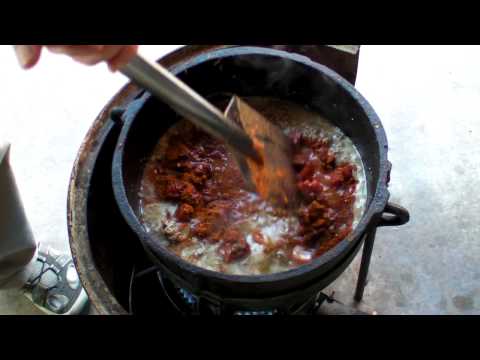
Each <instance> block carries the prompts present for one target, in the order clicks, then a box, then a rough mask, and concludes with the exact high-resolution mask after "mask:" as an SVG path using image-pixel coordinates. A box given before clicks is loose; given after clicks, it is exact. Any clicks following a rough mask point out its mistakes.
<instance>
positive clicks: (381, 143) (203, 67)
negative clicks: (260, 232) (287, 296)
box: [112, 47, 391, 302]
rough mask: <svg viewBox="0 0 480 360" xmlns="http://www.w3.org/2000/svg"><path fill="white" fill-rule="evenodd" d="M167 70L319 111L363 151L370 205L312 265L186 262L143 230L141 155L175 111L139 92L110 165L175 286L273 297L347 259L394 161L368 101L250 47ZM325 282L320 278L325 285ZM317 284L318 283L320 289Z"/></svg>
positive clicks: (314, 67) (276, 54)
mask: <svg viewBox="0 0 480 360" xmlns="http://www.w3.org/2000/svg"><path fill="white" fill-rule="evenodd" d="M170 70H171V71H172V72H173V73H174V74H176V75H177V76H179V77H180V78H181V79H183V80H184V81H185V82H186V83H187V84H189V85H190V86H192V88H194V89H195V90H196V91H198V92H199V93H200V94H202V95H203V96H206V97H211V96H214V95H218V94H220V93H235V94H237V95H239V96H241V97H242V96H243V97H245V96H270V97H276V98H283V99H287V100H290V101H293V102H296V103H299V104H302V105H306V106H308V107H309V108H311V109H313V110H315V111H317V112H319V113H321V114H323V115H324V116H325V117H326V118H328V119H329V120H331V121H333V122H334V123H335V124H336V125H337V126H339V127H340V128H341V129H342V131H343V132H344V133H345V134H346V135H347V136H349V137H350V138H351V139H352V140H353V142H354V143H355V145H356V146H357V148H358V150H359V152H360V153H361V156H362V160H363V162H364V166H365V170H366V175H367V190H368V199H367V209H366V211H365V213H364V215H363V217H362V219H361V221H360V222H359V224H358V225H357V227H356V228H355V229H354V230H353V232H352V233H351V234H350V235H349V236H348V237H347V238H346V239H344V240H343V241H341V242H340V243H339V244H337V246H335V247H334V248H333V249H331V250H330V251H328V252H327V253H325V254H323V255H322V256H320V257H319V258H317V259H315V260H314V261H312V262H310V263H309V264H306V265H303V266H300V267H297V268H295V269H293V270H290V271H287V272H283V273H278V274H271V275H256V276H239V275H227V274H222V273H219V272H214V271H210V270H206V269H203V268H200V267H197V266H195V265H193V264H190V263H188V262H186V261H184V260H182V259H181V258H179V257H178V256H176V255H175V254H173V253H172V252H170V251H169V250H168V249H166V248H165V247H163V246H162V245H160V243H159V241H158V240H157V239H155V238H154V237H153V236H151V235H149V234H147V232H146V231H145V229H144V227H143V225H142V224H141V223H140V221H139V214H140V212H139V210H140V209H139V198H138V187H139V182H140V178H141V174H142V171H143V167H144V165H145V162H146V161H147V160H148V158H149V156H150V154H151V152H152V150H153V148H154V146H155V145H156V144H157V142H158V140H159V138H160V137H161V135H162V134H163V133H164V132H165V131H166V130H167V129H168V128H169V127H170V126H171V125H173V124H174V122H175V121H177V120H178V119H179V117H178V116H177V115H176V114H175V113H174V112H173V111H172V110H171V109H170V108H169V107H167V106H166V105H165V104H163V103H162V102H160V101H158V100H157V99H154V98H152V97H151V95H150V94H148V93H144V94H143V95H142V96H140V97H139V98H138V99H136V100H135V101H133V102H132V103H130V105H129V106H128V107H127V108H126V109H124V112H123V115H122V117H121V121H122V122H123V129H122V131H121V134H120V137H119V140H118V143H117V147H116V151H115V154H114V158H113V164H112V182H113V190H114V194H115V198H116V200H117V203H118V206H119V209H120V211H121V213H122V215H123V217H124V218H125V220H126V222H127V223H128V224H129V226H130V227H131V228H132V229H133V230H134V232H135V233H136V234H137V235H138V238H139V239H140V241H141V242H142V244H143V246H144V248H145V250H146V252H147V253H148V254H149V255H150V257H151V258H152V260H153V261H154V262H155V263H156V264H158V265H159V266H160V267H161V268H162V269H163V270H164V271H165V273H166V274H167V275H168V276H169V277H171V278H172V280H173V281H175V282H176V283H177V284H179V285H180V286H183V287H185V288H186V289H187V290H190V291H192V292H193V293H194V294H196V295H200V296H207V297H209V298H211V299H225V298H228V299H235V300H238V301H239V302H242V301H244V300H245V299H248V298H252V297H256V298H271V297H275V296H278V295H281V294H284V293H287V292H295V291H296V290H297V289H302V288H303V289H304V288H308V287H310V288H312V286H313V287H315V284H316V280H318V279H320V278H321V277H322V276H323V275H324V274H326V273H327V272H328V271H329V270H331V269H332V268H333V267H335V266H336V265H338V264H339V263H341V262H342V261H345V260H346V259H347V258H348V259H349V262H350V261H351V258H352V257H351V256H348V255H349V254H350V253H351V251H352V249H354V248H355V247H356V245H358V242H360V241H361V240H362V237H363V235H364V234H365V233H366V231H367V230H368V229H370V228H371V227H372V226H373V227H375V226H377V225H378V224H379V221H380V219H381V214H382V212H383V211H384V210H385V208H386V206H387V201H388V198H389V192H388V190H387V185H388V178H389V172H390V168H391V165H390V163H389V162H388V160H387V151H388V145H387V139H386V135H385V132H384V129H383V127H382V124H381V122H380V119H379V118H378V116H377V115H376V113H375V111H374V110H373V108H372V107H371V106H370V105H369V104H368V102H367V101H366V100H365V99H364V98H363V97H362V95H361V94H360V93H359V92H358V91H357V90H356V89H355V88H354V87H353V86H352V85H351V84H350V83H349V82H348V81H347V80H345V79H343V78H342V77H341V76H339V75H338V74H337V73H335V72H333V71H332V70H330V69H328V68H327V67H325V66H323V65H320V64H318V63H314V62H312V61H311V60H309V59H308V58H306V57H303V56H300V55H296V54H291V53H286V52H282V51H276V50H271V49H265V48H255V47H235V48H227V49H220V50H213V51H210V52H207V53H205V54H201V55H199V56H197V57H194V58H193V59H191V60H188V61H186V62H184V63H181V64H178V65H176V66H174V67H172V68H170ZM326 285H328V284H324V286H326ZM322 286H323V284H318V286H316V287H315V290H312V291H319V290H321V288H322Z"/></svg>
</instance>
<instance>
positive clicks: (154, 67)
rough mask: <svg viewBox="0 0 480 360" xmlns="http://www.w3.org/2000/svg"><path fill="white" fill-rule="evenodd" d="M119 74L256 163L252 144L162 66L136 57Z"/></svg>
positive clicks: (212, 107) (220, 114)
mask: <svg viewBox="0 0 480 360" xmlns="http://www.w3.org/2000/svg"><path fill="white" fill-rule="evenodd" d="M120 71H121V72H122V73H123V74H124V75H125V76H127V77H128V78H129V79H130V80H132V81H133V82H135V83H137V84H138V85H139V86H141V87H143V88H144V89H146V90H148V91H149V92H150V93H152V94H153V95H154V96H156V97H158V98H160V99H161V100H163V101H164V102H166V103H167V104H168V105H170V106H171V107H172V108H173V109H174V110H175V111H176V112H178V113H179V114H180V115H182V116H184V117H186V118H187V119H188V120H190V121H192V122H194V123H195V124H196V125H197V126H199V127H201V128H202V129H203V130H205V131H207V132H208V133H210V134H211V135H213V136H215V137H217V138H220V139H222V140H224V141H225V142H227V143H228V144H229V145H230V146H232V147H233V148H234V149H236V150H237V151H240V152H241V153H243V154H244V155H246V156H248V157H250V158H253V159H256V160H259V155H258V153H257V151H256V150H255V149H254V147H253V142H252V140H251V139H250V138H249V137H248V136H247V135H246V134H245V133H244V132H243V131H242V130H241V129H240V128H239V127H238V126H236V125H235V124H233V123H232V122H230V121H229V120H227V119H226V118H225V116H224V115H223V114H222V113H221V112H220V110H218V109H217V108H216V107H215V106H213V105H212V104H210V103H209V102H208V101H207V100H205V99H204V98H203V97H202V96H200V95H199V94H197V93H196V92H195V91H194V90H193V89H191V88H190V87H189V86H188V85H187V84H185V83H184V82H182V81H181V80H180V79H178V78H177V77H176V76H175V75H173V74H172V73H170V72H169V71H168V70H167V69H165V68H164V67H163V66H161V65H159V64H157V63H154V62H150V61H148V60H146V59H144V58H143V57H142V56H140V55H136V56H135V57H134V58H132V60H130V62H129V63H128V64H127V65H125V66H124V67H123V68H122V69H120Z"/></svg>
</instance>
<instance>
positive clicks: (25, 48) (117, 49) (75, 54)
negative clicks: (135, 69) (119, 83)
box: [15, 45, 138, 71]
mask: <svg viewBox="0 0 480 360" xmlns="http://www.w3.org/2000/svg"><path fill="white" fill-rule="evenodd" d="M46 48H47V49H48V50H49V51H50V52H52V53H55V54H64V55H67V56H69V57H71V58H73V59H74V60H75V61H78V62H80V63H82V64H84V65H96V64H98V63H100V62H103V61H105V62H107V64H108V66H109V68H110V70H111V71H117V70H118V69H119V68H121V67H122V66H123V65H125V64H126V63H127V62H128V61H129V60H130V59H131V58H132V57H133V56H134V55H135V54H136V53H137V51H138V45H47V46H46ZM41 51H42V45H16V46H15V53H16V55H17V58H18V61H19V63H20V65H21V66H22V67H23V68H24V69H29V68H31V67H33V66H34V65H35V64H36V63H37V62H38V59H39V58H40V54H41Z"/></svg>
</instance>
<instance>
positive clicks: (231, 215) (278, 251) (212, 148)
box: [143, 122, 357, 273]
mask: <svg viewBox="0 0 480 360" xmlns="http://www.w3.org/2000/svg"><path fill="white" fill-rule="evenodd" d="M289 137H290V139H291V141H292V144H293V151H294V155H293V162H294V166H295V171H296V174H297V181H298V182H297V186H298V189H299V192H300V194H301V196H300V197H301V206H300V207H299V209H298V210H297V211H296V213H295V214H293V217H294V219H295V221H294V223H295V222H296V225H291V224H290V225H289V226H284V227H283V229H284V230H283V231H281V232H280V234H278V232H277V235H275V236H274V237H276V238H275V239H274V238H270V237H269V236H268V233H269V232H268V231H262V226H263V227H268V226H266V225H262V220H261V219H262V216H263V215H266V216H268V217H270V218H273V219H276V220H275V221H277V222H278V221H281V220H282V218H285V219H287V218H292V215H291V214H287V213H285V212H284V210H281V209H275V208H272V207H271V206H269V204H266V203H265V202H264V201H263V200H261V199H260V198H259V197H258V196H255V195H254V194H252V193H249V192H248V191H246V190H244V184H243V180H242V176H241V174H240V170H239V169H238V167H237V165H236V163H235V161H234V160H233V158H232V157H231V156H230V153H229V152H228V151H227V148H226V146H225V145H224V144H223V143H221V142H220V141H217V140H216V139H214V138H212V137H211V136H210V135H208V134H206V133H205V132H203V131H201V130H199V129H197V128H196V127H194V126H193V125H191V124H190V123H186V122H185V124H182V131H181V132H179V133H177V134H175V135H172V136H170V137H169V139H168V142H167V143H166V148H165V149H164V150H163V151H162V154H160V153H158V154H155V155H154V156H153V157H152V159H151V161H150V162H149V163H148V164H147V167H146V169H145V174H144V180H143V185H144V187H145V186H146V185H147V184H148V185H150V187H151V189H152V190H153V191H150V193H149V194H148V195H147V192H144V196H143V206H144V208H145V207H147V206H148V205H150V204H154V203H158V202H171V203H174V204H176V205H177V208H176V210H175V212H172V213H171V214H167V217H168V218H169V220H170V221H174V222H175V223H176V224H177V225H178V226H177V228H176V230H175V231H176V236H172V238H171V239H169V245H168V247H169V248H170V249H171V250H172V251H174V252H175V253H176V254H177V255H179V256H182V251H183V250H184V249H187V248H188V247H189V246H192V245H193V244H194V243H198V242H201V243H203V244H205V246H207V245H208V246H210V245H212V246H214V247H213V248H214V249H215V253H216V254H217V255H218V258H219V259H221V261H222V262H223V263H221V264H220V266H219V267H218V270H219V271H224V272H229V271H228V270H227V266H228V265H229V264H234V263H241V262H242V261H243V262H246V261H247V259H248V258H249V257H250V256H252V257H253V255H254V254H253V252H255V253H256V256H258V252H259V251H260V255H261V256H263V257H265V258H269V257H270V258H272V257H273V258H275V259H277V260H279V261H280V262H281V263H283V264H284V265H285V266H287V267H289V268H291V267H294V266H298V265H300V264H304V263H307V262H309V261H311V260H312V259H313V258H315V257H317V256H319V255H321V254H323V253H324V252H326V251H328V250H329V249H331V248H333V247H334V246H335V245H336V244H337V243H338V242H340V241H341V240H342V239H344V238H345V237H346V236H347V235H348V234H349V233H350V232H351V230H352V221H353V217H354V213H353V207H354V202H355V189H356V185H357V180H356V179H355V177H354V170H355V165H354V164H351V163H341V164H340V163H337V161H336V157H335V155H334V153H333V152H332V151H331V149H330V144H329V141H328V140H326V139H316V138H315V139H314V138H308V137H306V136H305V135H302V134H301V133H300V132H292V133H290V135H289ZM262 214H263V215H262ZM264 223H265V222H264ZM290 223H291V222H290ZM163 230H164V229H163ZM266 234H267V235H266ZM253 248H255V251H253ZM201 257H202V254H201V253H197V254H193V255H192V256H190V257H189V258H188V260H189V261H191V262H194V263H195V262H196V261H198V260H199V259H200V258H201ZM262 259H263V258H262ZM262 261H263V260H262ZM259 264H260V265H259ZM262 264H263V265H262ZM257 266H260V269H259V270H258V272H257V273H264V272H269V271H270V272H272V271H273V270H272V269H270V270H268V269H267V268H268V266H269V265H265V262H259V263H258V264H257ZM262 266H266V268H261V267H262Z"/></svg>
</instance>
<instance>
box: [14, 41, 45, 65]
mask: <svg viewBox="0 0 480 360" xmlns="http://www.w3.org/2000/svg"><path fill="white" fill-rule="evenodd" d="M14 49H15V54H16V55H17V60H18V62H19V64H20V66H21V67H22V68H24V69H30V68H32V67H33V66H35V64H36V63H37V62H38V59H40V54H41V52H42V45H14Z"/></svg>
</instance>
